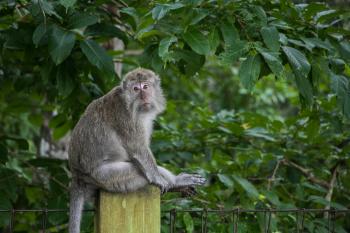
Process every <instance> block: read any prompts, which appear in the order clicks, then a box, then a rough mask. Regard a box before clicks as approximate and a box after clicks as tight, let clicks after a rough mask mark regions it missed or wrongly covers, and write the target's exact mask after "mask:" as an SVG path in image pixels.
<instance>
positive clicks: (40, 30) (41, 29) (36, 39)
mask: <svg viewBox="0 0 350 233" xmlns="http://www.w3.org/2000/svg"><path fill="white" fill-rule="evenodd" d="M47 31H48V25H47V24H45V23H41V24H39V25H38V26H37V27H36V29H35V30H34V32H33V38H32V39H33V43H34V44H35V47H38V45H39V43H40V41H41V39H42V38H43V37H44V35H45V34H46V32H47Z"/></svg>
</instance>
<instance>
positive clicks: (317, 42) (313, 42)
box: [301, 37, 333, 51]
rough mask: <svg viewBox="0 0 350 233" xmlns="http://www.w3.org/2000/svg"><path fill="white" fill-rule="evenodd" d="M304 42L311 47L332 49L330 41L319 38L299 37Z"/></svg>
mask: <svg viewBox="0 0 350 233" xmlns="http://www.w3.org/2000/svg"><path fill="white" fill-rule="evenodd" d="M301 39H302V40H303V41H304V43H305V44H306V45H307V46H308V47H309V48H310V49H313V48H314V47H318V48H321V49H326V50H328V51H330V50H332V49H333V47H332V45H331V44H330V43H327V42H324V41H322V40H321V39H320V38H305V37H302V38H301Z"/></svg>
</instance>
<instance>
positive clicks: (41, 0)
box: [33, 0, 61, 19]
mask: <svg viewBox="0 0 350 233" xmlns="http://www.w3.org/2000/svg"><path fill="white" fill-rule="evenodd" d="M33 2H34V3H35V4H37V5H38V7H39V9H40V11H43V12H45V14H46V15H54V16H56V17H57V18H59V19H61V16H59V15H58V14H57V13H56V11H55V9H54V5H53V4H52V3H51V2H48V1H46V0H35V1H33Z"/></svg>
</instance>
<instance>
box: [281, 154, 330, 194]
mask: <svg viewBox="0 0 350 233" xmlns="http://www.w3.org/2000/svg"><path fill="white" fill-rule="evenodd" d="M282 162H283V164H285V165H287V166H290V167H294V168H295V169H297V170H299V171H300V172H301V173H303V175H304V176H305V177H306V178H307V179H308V180H309V181H311V182H312V183H315V184H318V185H320V186H322V187H324V188H326V189H329V188H330V185H329V183H328V182H326V181H324V180H321V179H319V178H317V177H315V175H314V174H313V173H312V171H310V169H308V168H304V167H302V166H300V165H299V164H296V163H294V162H292V161H290V160H287V159H284V160H283V161H282Z"/></svg>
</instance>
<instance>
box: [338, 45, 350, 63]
mask: <svg viewBox="0 0 350 233" xmlns="http://www.w3.org/2000/svg"><path fill="white" fill-rule="evenodd" d="M339 44H340V54H341V55H342V57H343V58H344V60H347V61H350V43H349V42H348V41H342V42H340V43H339Z"/></svg>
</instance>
